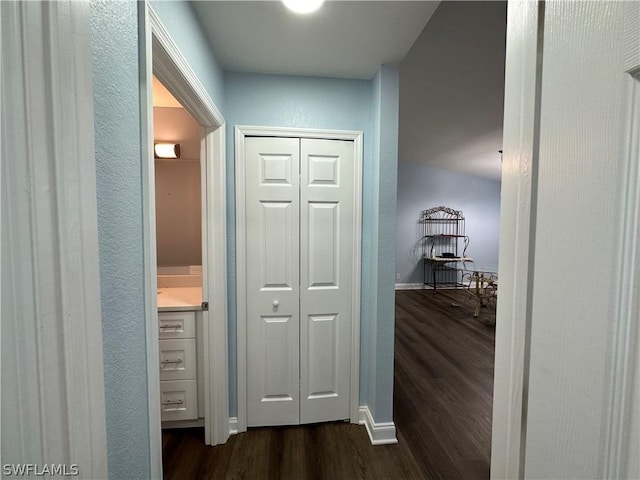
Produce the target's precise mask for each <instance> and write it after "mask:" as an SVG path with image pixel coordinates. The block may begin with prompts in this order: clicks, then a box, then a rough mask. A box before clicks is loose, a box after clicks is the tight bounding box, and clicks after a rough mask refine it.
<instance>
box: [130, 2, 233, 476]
mask: <svg viewBox="0 0 640 480" xmlns="http://www.w3.org/2000/svg"><path fill="white" fill-rule="evenodd" d="M144 7H145V8H144V11H145V17H146V22H148V23H146V24H147V25H148V29H149V35H150V38H151V41H147V42H146V44H145V46H144V48H145V51H144V59H145V64H144V67H143V68H144V69H145V71H146V78H147V79H149V80H148V81H147V83H146V85H141V89H143V90H145V89H146V90H145V91H144V96H145V97H146V98H147V99H148V98H149V96H148V91H149V90H150V89H151V81H150V79H151V76H152V74H155V75H156V77H157V78H158V79H159V80H160V81H161V82H162V83H163V85H164V86H165V87H166V88H167V89H168V90H169V91H170V92H171V93H172V94H173V95H174V96H175V98H176V99H177V100H178V101H179V102H180V103H181V104H182V105H183V106H184V107H185V109H186V110H187V111H188V112H189V113H190V114H191V115H192V116H193V117H194V119H195V120H196V121H197V122H198V123H199V124H200V125H201V126H203V127H204V131H203V136H202V142H201V149H202V151H203V152H204V157H203V158H204V162H203V163H204V164H205V167H206V168H205V169H206V176H205V178H203V182H204V185H205V186H206V188H205V190H208V192H209V193H210V194H211V195H210V196H207V197H206V201H207V205H208V207H209V208H207V209H206V212H203V215H206V219H207V225H209V227H210V228H208V229H203V230H207V232H209V233H210V234H211V235H209V236H205V237H204V239H205V241H206V244H205V245H203V251H204V250H208V252H207V253H206V255H207V256H208V262H207V264H206V265H203V282H204V283H205V284H206V286H205V285H203V286H204V287H205V288H204V289H203V300H204V301H208V302H209V312H208V314H209V315H208V317H209V318H208V321H206V322H204V329H203V331H204V337H205V338H204V342H203V343H204V349H205V352H204V353H205V359H206V362H205V387H204V388H205V422H206V423H205V431H206V433H207V434H206V438H205V441H206V443H207V444H210V445H216V444H219V443H224V442H225V441H226V440H227V438H228V422H229V406H228V405H229V403H228V390H229V385H228V354H227V351H228V349H227V312H226V275H227V270H226V269H227V266H226V202H225V199H226V176H225V175H226V173H225V165H226V158H225V145H224V144H225V133H224V132H225V128H224V117H223V116H222V114H221V113H220V111H219V110H218V108H217V106H216V105H215V103H214V102H213V100H212V99H211V97H210V96H209V94H208V93H207V91H206V89H205V88H204V87H203V86H202V84H201V82H200V81H199V79H198V77H197V75H196V74H195V73H194V72H193V70H192V69H191V67H190V66H189V64H188V62H187V60H186V58H185V57H184V56H183V55H182V53H181V52H180V50H179V48H178V47H177V45H176V44H175V42H174V41H173V39H172V38H171V36H170V35H169V33H168V32H167V30H166V28H165V27H164V25H163V24H162V22H161V21H160V19H159V18H158V16H157V15H156V13H155V12H154V10H153V8H152V7H151V5H150V4H149V3H148V2H145V4H144ZM146 38H149V37H146ZM141 56H142V55H141ZM145 107H146V109H147V110H146V111H147V112H148V111H149V109H150V108H151V107H152V105H151V103H146V105H145ZM151 118H152V117H151ZM151 122H152V120H151ZM150 125H152V123H150V122H149V120H147V125H146V127H147V130H149V135H152V132H151V130H150ZM149 135H146V134H145V136H144V138H143V146H142V147H143V152H148V153H147V154H146V155H147V158H146V162H145V163H146V164H147V165H146V167H145V168H144V170H143V182H144V184H145V185H147V188H148V191H147V193H146V195H145V196H144V198H143V201H144V203H143V211H144V214H145V230H144V231H145V238H144V245H145V252H146V254H145V262H146V263H148V264H149V265H145V275H151V278H148V277H147V278H148V279H149V282H148V283H147V284H146V291H145V310H146V311H147V312H148V313H147V316H146V322H147V348H148V350H147V351H148V359H147V370H148V375H147V376H148V382H149V392H153V391H156V389H159V386H156V384H157V385H159V383H158V382H159V375H158V373H157V370H158V368H157V360H156V359H157V349H158V346H157V337H158V334H157V305H156V304H157V299H156V297H155V295H156V288H155V284H156V278H155V276H154V275H153V272H155V271H156V267H155V262H156V259H155V254H154V255H153V256H152V255H151V252H155V227H154V226H155V207H154V205H155V195H152V194H153V190H152V189H153V176H152V175H151V174H150V172H152V171H153V162H154V159H153V154H152V148H151V145H152V142H153V138H152V136H149ZM150 142H151V143H150ZM204 195H207V194H206V193H205V194H204ZM203 210H204V209H203ZM151 264H152V265H151ZM205 277H206V278H205ZM154 363H155V364H154ZM150 397H151V395H150ZM150 401H152V402H154V403H155V402H156V401H157V402H159V395H158V399H151V398H150ZM149 417H150V418H149V423H150V425H158V424H159V422H160V411H159V408H158V409H157V410H156V408H155V406H154V407H153V408H150V410H149ZM153 428H154V429H155V426H154V427H153ZM150 434H152V435H154V436H153V437H152V440H151V441H152V445H151V450H152V452H151V458H152V460H151V461H152V472H160V475H161V472H162V445H161V443H159V442H160V440H161V437H160V435H159V434H156V433H155V430H154V431H153V432H150ZM158 476H159V475H158Z"/></svg>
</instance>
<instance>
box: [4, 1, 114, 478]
mask: <svg viewBox="0 0 640 480" xmlns="http://www.w3.org/2000/svg"><path fill="white" fill-rule="evenodd" d="M1 10H2V13H3V16H2V19H0V20H1V21H2V24H1V27H0V30H1V31H2V38H3V39H4V42H3V47H4V49H3V50H2V67H3V68H2V75H7V74H8V77H5V80H4V82H3V91H2V94H3V95H5V99H6V100H7V101H6V102H5V103H3V105H2V108H3V110H2V128H1V130H3V131H4V132H5V142H6V143H3V144H2V170H3V173H4V176H3V180H2V181H3V184H2V188H3V190H5V195H6V197H7V198H8V200H9V201H8V202H5V204H4V206H3V208H4V209H5V210H8V211H9V212H10V214H6V213H4V212H3V214H2V219H3V222H2V223H3V225H2V229H3V234H2V235H3V239H4V241H6V245H5V246H4V252H6V253H8V255H6V256H5V257H3V259H2V260H3V262H2V268H3V273H2V277H3V279H6V278H7V277H8V276H11V277H10V278H11V282H10V284H7V285H5V284H3V293H5V294H6V293H8V295H7V296H6V297H5V298H3V299H2V326H3V330H4V329H8V332H9V333H10V334H11V336H12V337H13V338H11V343H12V344H11V345H10V346H9V348H8V350H9V354H8V356H9V355H10V356H11V357H12V360H11V363H12V365H14V364H15V366H16V367H17V370H18V371H14V370H13V369H12V370H11V371H9V372H8V371H6V370H5V365H3V368H2V371H3V374H4V375H3V382H4V381H6V379H7V378H9V381H11V382H12V384H11V385H10V386H11V387H12V388H10V389H9V388H7V385H4V393H3V395H6V396H7V397H8V398H9V403H11V404H13V403H15V404H16V407H17V409H18V411H14V412H12V414H13V415H14V419H15V420H12V421H11V422H8V423H9V424H10V425H7V424H5V423H4V422H3V425H2V428H3V432H2V433H3V436H5V439H6V438H10V439H11V442H5V443H4V445H3V448H2V453H3V461H4V462H11V461H12V460H13V461H20V460H22V461H26V460H29V459H31V460H32V461H34V462H36V463H45V464H48V463H62V462H63V461H64V460H65V459H66V460H70V461H71V462H73V463H76V464H78V465H79V469H80V472H82V475H83V476H85V477H87V478H106V477H107V474H108V470H107V450H106V449H107V446H106V445H107V441H106V416H105V398H104V371H103V356H102V315H101V308H100V274H99V264H98V229H97V222H96V219H97V198H96V176H95V156H94V155H95V149H94V115H93V102H92V100H91V99H92V78H91V71H92V68H91V42H90V38H91V32H90V23H89V20H90V19H89V16H90V12H89V5H88V3H85V2H73V1H64V2H56V3H52V4H50V5H47V8H45V9H42V8H39V7H38V6H35V7H34V6H33V5H32V4H31V5H30V4H29V3H26V2H16V3H6V4H3V5H2V8H1ZM27 31H28V32H29V34H28V35H25V34H24V32H27ZM7 47H8V48H7ZM10 65H13V66H19V67H18V68H15V69H12V68H10V67H9V66H10ZM5 72H7V73H5ZM6 139H10V141H9V142H7V141H6ZM5 220H6V222H5ZM9 272H11V273H9ZM6 333H7V330H5V335H6ZM5 341H6V338H5ZM6 343H9V342H6ZM5 354H6V351H5ZM7 373H9V374H10V375H11V376H9V377H7V376H5V375H6V374H7ZM14 381H15V384H14V383H13V382H14ZM5 402H6V399H5ZM6 406H7V403H5V404H4V407H5V408H6ZM5 428H6V429H7V430H6V431H5Z"/></svg>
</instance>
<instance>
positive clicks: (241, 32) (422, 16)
mask: <svg viewBox="0 0 640 480" xmlns="http://www.w3.org/2000/svg"><path fill="white" fill-rule="evenodd" d="M438 3H439V1H327V2H326V3H325V4H324V5H323V7H322V8H321V9H320V10H319V11H318V12H316V13H313V14H310V15H297V14H295V13H292V12H290V11H289V10H287V9H286V8H285V6H284V5H283V4H282V2H280V1H258V2H253V1H237V0H236V1H196V2H192V4H193V6H194V8H195V11H196V13H197V15H198V17H199V19H200V22H201V24H202V26H203V28H204V30H205V32H206V33H207V35H208V37H209V41H210V43H211V45H212V47H213V49H214V51H215V54H216V58H217V59H218V61H219V62H220V64H221V66H222V67H223V68H224V69H225V70H230V71H240V72H257V73H277V74H292V75H314V76H324V77H346V78H362V79H369V78H371V77H372V76H373V74H374V73H375V72H376V70H377V68H378V66H379V65H381V64H385V63H399V62H400V61H402V59H403V58H404V56H405V55H406V54H407V52H408V51H409V48H410V47H411V45H412V44H413V42H414V41H415V39H416V38H417V37H418V35H419V34H420V32H421V31H422V29H423V27H424V26H425V24H426V23H427V21H428V20H429V18H430V17H431V15H432V14H433V12H434V11H435V9H436V7H437V6H438Z"/></svg>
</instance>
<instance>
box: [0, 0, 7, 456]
mask: <svg viewBox="0 0 640 480" xmlns="http://www.w3.org/2000/svg"><path fill="white" fill-rule="evenodd" d="M1 33H2V8H0V59H1V58H2V57H3V53H2V34H1ZM1 63H2V62H1V60H0V112H4V110H3V109H2V92H3V90H2V72H3V71H6V70H5V69H4V68H3V67H2V64H1ZM0 115H1V113H0ZM2 130H3V128H2V125H1V124H0V158H4V150H2V148H3V145H4V144H3V143H2ZM1 212H2V168H1V165H0V216H1V215H2V213H1ZM2 223H3V222H0V272H2V265H3V262H2ZM0 312H2V290H0ZM0 364H2V322H1V321H0ZM0 412H2V368H0ZM0 452H2V435H0Z"/></svg>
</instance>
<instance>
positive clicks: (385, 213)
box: [366, 65, 399, 422]
mask: <svg viewBox="0 0 640 480" xmlns="http://www.w3.org/2000/svg"><path fill="white" fill-rule="evenodd" d="M398 96H399V75H398V68H397V67H396V66H391V65H383V66H381V67H380V69H379V70H378V72H377V73H376V75H375V77H374V78H373V89H372V104H373V106H374V113H373V162H374V168H373V175H372V177H371V178H370V180H369V181H371V183H372V186H371V190H372V191H373V198H372V203H373V206H374V208H373V212H372V213H373V217H374V218H373V229H372V237H371V241H372V243H371V254H372V260H371V279H372V285H371V291H373V292H375V295H373V297H372V298H370V302H369V305H370V308H371V312H370V313H369V317H370V318H371V322H370V323H369V328H370V331H369V332H366V333H367V335H368V336H369V338H368V344H369V348H370V351H369V352H368V356H369V362H368V368H369V371H368V374H367V377H368V379H369V381H368V394H367V404H368V406H369V409H370V410H371V413H372V414H373V417H374V419H375V421H376V422H390V421H392V420H393V342H394V326H395V292H394V277H393V272H394V267H395V240H396V239H395V235H396V233H395V232H396V221H395V215H396V188H397V176H396V175H397V167H398Z"/></svg>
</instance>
